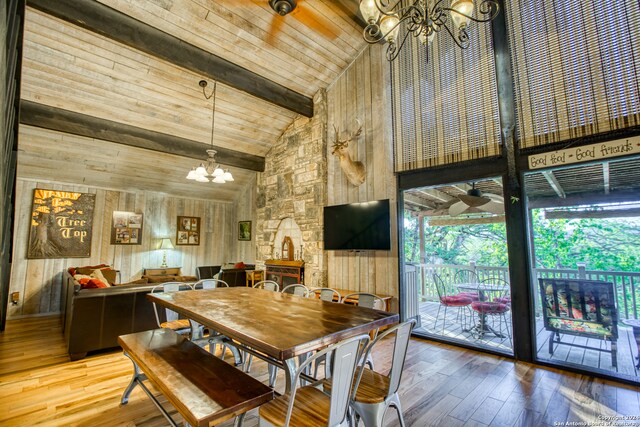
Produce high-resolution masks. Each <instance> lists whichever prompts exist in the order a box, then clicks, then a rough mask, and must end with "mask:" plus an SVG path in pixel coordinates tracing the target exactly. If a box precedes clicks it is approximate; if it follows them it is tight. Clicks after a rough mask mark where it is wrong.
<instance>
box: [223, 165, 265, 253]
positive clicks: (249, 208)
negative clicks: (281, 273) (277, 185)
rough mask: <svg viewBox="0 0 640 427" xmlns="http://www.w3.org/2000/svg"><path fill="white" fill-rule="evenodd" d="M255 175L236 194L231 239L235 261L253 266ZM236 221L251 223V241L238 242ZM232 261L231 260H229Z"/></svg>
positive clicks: (255, 222) (254, 244)
mask: <svg viewBox="0 0 640 427" xmlns="http://www.w3.org/2000/svg"><path fill="white" fill-rule="evenodd" d="M256 196H257V174H256V175H254V177H253V179H252V180H251V181H250V182H249V183H248V184H247V185H245V187H244V189H243V190H242V191H241V192H239V193H238V196H237V198H236V204H235V206H236V212H235V216H236V219H237V220H236V223H235V224H234V229H233V236H232V239H233V241H234V242H235V243H236V258H235V261H243V262H244V263H246V264H249V263H250V264H253V263H255V261H256V253H257V250H258V249H257V245H256V225H257V218H258V217H257V211H258V207H257V206H256ZM238 221H251V240H249V241H247V240H242V241H241V240H238ZM230 261H233V260H230Z"/></svg>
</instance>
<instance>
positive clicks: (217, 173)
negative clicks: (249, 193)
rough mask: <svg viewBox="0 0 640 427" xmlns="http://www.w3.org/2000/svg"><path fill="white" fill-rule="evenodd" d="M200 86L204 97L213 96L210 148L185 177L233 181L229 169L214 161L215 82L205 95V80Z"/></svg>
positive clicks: (198, 179) (199, 180) (207, 180)
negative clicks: (209, 92)
mask: <svg viewBox="0 0 640 427" xmlns="http://www.w3.org/2000/svg"><path fill="white" fill-rule="evenodd" d="M198 84H199V85H200V87H201V88H202V93H203V95H204V97H205V98H206V99H211V98H213V101H212V102H211V103H212V105H213V106H212V108H211V109H212V113H211V149H209V150H207V155H208V157H207V160H205V161H204V162H202V163H200V166H198V167H193V168H192V169H191V170H190V171H189V173H188V174H187V179H191V180H194V181H197V182H209V181H211V182H215V183H216V184H224V183H225V182H230V181H233V175H231V172H229V169H222V168H221V167H220V165H219V164H218V163H217V162H216V153H217V151H216V150H214V149H213V131H214V129H215V123H216V121H215V120H216V86H217V82H213V92H211V95H209V96H207V92H206V90H205V88H206V87H207V81H206V80H200V82H199V83H198Z"/></svg>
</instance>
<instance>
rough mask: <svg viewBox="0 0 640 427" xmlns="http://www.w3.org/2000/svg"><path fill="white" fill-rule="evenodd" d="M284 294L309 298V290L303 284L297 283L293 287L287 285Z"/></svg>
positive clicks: (283, 290)
mask: <svg viewBox="0 0 640 427" xmlns="http://www.w3.org/2000/svg"><path fill="white" fill-rule="evenodd" d="M282 293H283V294H293V295H297V296H299V297H307V296H308V295H309V288H307V287H306V286H305V285H303V284H301V283H295V284H293V285H287V286H285V287H284V288H283V289H282Z"/></svg>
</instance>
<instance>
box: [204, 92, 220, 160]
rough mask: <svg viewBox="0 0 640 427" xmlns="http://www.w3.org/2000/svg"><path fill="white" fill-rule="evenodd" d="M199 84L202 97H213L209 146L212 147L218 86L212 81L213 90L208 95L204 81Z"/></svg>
mask: <svg viewBox="0 0 640 427" xmlns="http://www.w3.org/2000/svg"><path fill="white" fill-rule="evenodd" d="M203 81H204V80H203ZM200 86H202V94H203V95H204V97H205V98H206V99H207V100H208V99H211V98H213V101H212V103H211V104H212V107H211V148H213V130H214V129H215V124H216V87H217V86H218V82H217V81H214V82H213V92H211V95H209V96H207V92H206V91H205V88H206V87H207V84H206V82H205V84H202V82H201V83H200Z"/></svg>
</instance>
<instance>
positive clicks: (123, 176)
mask: <svg viewBox="0 0 640 427" xmlns="http://www.w3.org/2000/svg"><path fill="white" fill-rule="evenodd" d="M74 1H75V0H60V2H58V3H55V4H56V6H55V7H53V8H54V9H55V8H56V7H60V6H58V4H64V5H67V6H68V7H69V9H70V10H73V13H76V14H80V15H81V14H82V13H83V10H80V11H78V10H77V9H78V7H74ZM49 4H50V5H52V4H54V3H49ZM77 4H78V5H80V4H87V5H89V6H90V8H93V9H92V10H100V9H99V8H104V7H108V8H111V9H113V11H109V12H110V13H109V15H108V16H109V17H111V16H112V14H111V12H113V14H114V15H113V16H116V17H117V16H123V17H125V18H126V19H129V18H133V19H134V20H136V21H139V25H140V28H142V30H140V34H142V33H144V31H145V30H144V28H150V27H151V28H152V29H155V30H159V31H160V32H162V33H160V34H162V35H163V36H167V37H168V40H176V41H177V43H178V46H179V47H180V46H181V47H184V51H185V52H187V53H190V52H200V53H201V54H202V55H204V56H202V55H201V56H202V57H203V58H204V60H202V61H201V62H200V64H196V65H193V63H195V62H197V61H196V60H193V61H191V59H190V58H187V60H185V61H183V62H181V63H175V62H177V61H175V60H174V62H172V61H171V60H169V59H171V58H176V57H179V56H176V55H174V56H171V53H170V52H169V51H170V50H171V49H174V51H177V52H178V55H179V52H180V49H175V46H167V45H152V46H150V47H149V46H147V48H140V46H132V44H133V45H135V44H136V42H135V38H136V37H137V36H138V35H139V34H138V33H135V34H134V35H133V36H132V37H131V39H132V40H133V42H131V43H129V42H126V40H125V41H123V37H126V36H122V34H121V33H123V32H124V31H123V30H122V29H121V28H119V27H118V25H121V22H120V21H117V22H113V28H112V30H111V31H112V34H101V33H100V31H98V30H96V29H95V28H94V29H91V28H89V29H88V28H86V27H88V26H90V25H91V23H90V17H87V19H86V20H82V19H79V20H78V22H79V23H80V25H76V24H74V23H71V22H69V21H70V20H71V21H72V19H69V17H65V16H60V15H61V14H64V13H68V12H56V11H51V10H46V9H47V7H48V6H47V2H43V1H40V0H33V1H32V2H30V3H28V7H27V13H26V22H25V33H24V51H23V54H24V59H23V71H22V92H21V93H22V95H21V96H22V100H23V101H24V102H23V108H22V110H23V116H24V117H23V119H22V122H23V126H22V130H21V140H20V145H19V150H20V151H19V169H18V173H19V177H23V178H29V179H38V180H53V181H56V180H62V181H65V182H76V183H77V182H82V183H83V184H85V185H96V186H101V187H112V188H119V189H122V188H124V189H127V188H129V189H142V190H145V189H146V190H151V191H162V192H166V193H169V194H180V195H186V196H189V197H198V198H208V199H218V200H227V201H231V200H233V198H234V195H235V194H237V193H238V192H239V190H240V189H241V188H242V187H244V186H245V185H246V184H247V182H249V181H250V180H251V179H252V177H253V176H254V174H255V172H251V171H248V170H242V169H239V168H238V167H233V166H231V167H230V169H231V171H232V173H233V174H234V177H235V178H236V181H235V182H233V183H227V184H224V185H215V184H206V183H190V182H188V181H186V180H185V175H186V172H187V171H188V168H189V167H190V166H193V165H195V164H196V163H198V160H203V159H204V158H206V153H205V150H206V149H207V148H210V144H211V124H212V104H211V100H206V99H205V98H204V96H203V94H202V89H201V88H200V87H199V86H198V81H199V80H201V79H205V80H208V81H209V82H210V83H212V82H213V80H214V78H215V79H216V80H218V81H219V83H218V90H217V101H216V112H215V131H214V141H213V144H214V145H215V146H216V148H219V150H220V153H219V155H218V160H219V161H221V162H222V163H224V160H227V164H228V165H232V164H234V163H235V164H236V165H237V166H240V167H244V168H246V169H253V170H261V165H262V164H263V157H264V156H265V155H266V154H267V152H268V151H269V150H270V149H271V147H272V146H273V145H274V143H275V142H276V141H277V140H278V138H279V136H280V135H281V134H282V132H283V131H284V130H285V129H286V128H287V126H288V125H289V124H290V123H291V122H292V121H293V120H294V119H295V118H296V117H297V116H298V113H300V111H298V112H294V111H291V110H295V108H289V107H285V106H281V105H280V104H279V101H278V100H275V101H274V100H266V99H265V97H264V96H262V94H264V93H265V92H273V93H275V91H274V90H271V89H269V88H271V87H276V88H277V87H279V86H280V87H282V88H283V92H284V93H287V91H289V92H294V93H295V94H294V95H295V96H298V97H299V99H305V98H306V99H309V101H310V99H311V98H312V97H313V96H314V94H315V93H316V92H317V91H318V90H320V89H322V88H326V87H327V86H328V85H329V84H330V83H331V82H333V81H334V80H335V79H336V78H337V77H338V76H339V74H340V73H341V71H342V70H344V69H345V68H346V67H347V66H348V65H349V64H350V63H351V61H352V60H353V59H354V58H355V57H356V56H357V55H358V54H359V53H360V52H361V51H362V49H363V48H364V47H365V45H366V43H365V42H364V41H363V39H362V27H361V26H360V25H359V23H358V18H357V17H356V10H357V4H358V2H357V1H355V0H353V1H346V0H345V1H337V0H336V1H332V0H299V1H298V7H297V9H296V10H295V11H294V12H293V13H292V14H289V15H287V16H284V17H283V16H279V15H277V14H276V13H275V12H274V11H273V10H272V9H271V8H270V7H269V5H268V2H267V0H252V1H247V0H233V1H231V0H216V1H214V0H136V1H134V2H132V1H130V0H100V2H96V1H95V0H85V1H83V2H78V3H77ZM43 5H44V6H43ZM32 6H34V7H32ZM83 8H84V6H83ZM96 8H98V9H96ZM68 14H71V13H68ZM54 15H57V16H54ZM110 19H111V18H110ZM133 22H135V21H133ZM85 23H86V25H84V24H85ZM111 24H112V22H111V21H108V22H107V23H106V24H104V25H103V27H104V28H107V29H110V28H111ZM98 26H99V24H98ZM136 30H137V28H136ZM105 32H106V30H105ZM147 33H148V31H147ZM143 36H144V34H143V35H142V36H140V39H143V38H144V37H143ZM167 43H169V42H167ZM166 52H169V54H166ZM207 55H210V58H209V57H207ZM211 58H213V59H212V61H213V60H216V61H217V59H216V58H218V59H221V60H222V61H225V60H226V61H228V62H229V63H232V65H233V64H235V65H237V66H239V67H241V71H242V73H231V74H234V75H232V76H228V75H227V76H225V75H218V76H216V72H217V71H219V70H217V69H213V68H214V67H209V65H208V64H209V61H208V59H211ZM212 63H216V64H217V62H215V61H213V62H212ZM207 67H209V68H207ZM218 68H219V67H218ZM203 71H206V72H207V73H208V75H206V74H205V72H203ZM245 72H246V74H245ZM235 74H242V75H241V76H240V77H242V78H245V77H246V76H249V77H253V79H254V80H255V81H256V82H257V83H255V84H253V86H252V84H251V82H249V84H247V85H246V87H244V88H238V87H237V85H236V84H235V83H234V82H233V81H232V80H233V79H234V78H235V77H238V76H236V75H235ZM227 78H228V79H229V82H230V83H221V82H222V81H225V79H227ZM260 78H262V79H264V80H261V79H260ZM264 82H266V83H264ZM265 85H266V86H265ZM258 86H260V87H258ZM211 87H212V86H211V85H210V86H209V87H208V89H211ZM254 87H255V89H253V88H254ZM265 87H267V89H264V88H265ZM248 92H254V93H255V95H254V94H251V93H248ZM296 99H298V98H296ZM33 111H39V112H42V111H45V112H47V113H49V114H50V116H51V117H55V118H56V119H57V121H58V122H60V121H64V120H67V121H69V120H75V119H76V118H77V117H80V118H81V119H80V120H83V119H82V117H86V120H84V122H83V123H84V125H85V126H84V127H85V128H91V127H94V128H96V127H98V128H102V127H109V128H110V129H124V130H121V133H127V134H128V133H130V132H133V133H136V132H137V133H136V135H137V136H136V138H137V139H138V140H144V139H146V141H147V142H146V143H143V144H142V145H138V147H147V148H152V149H154V150H160V151H166V152H169V153H174V154H176V153H177V154H181V156H176V155H167V154H163V155H158V154H157V153H156V154H153V152H151V151H149V150H145V149H140V148H134V147H128V146H126V145H117V146H115V147H114V146H113V144H112V143H109V142H105V140H109V139H111V140H113V139H114V138H111V137H109V136H108V135H109V132H106V131H104V129H99V130H100V132H97V131H95V132H93V133H91V132H89V133H88V134H84V135H85V136H84V137H67V138H65V137H64V134H60V133H53V134H52V135H53V136H52V137H51V138H48V137H46V132H45V133H43V132H42V130H41V129H40V130H39V129H37V128H36V127H37V126H42V127H51V123H54V122H55V121H56V120H50V121H47V120H45V119H44V118H43V117H44V116H42V115H37V114H35V115H34V113H33ZM307 115H308V114H307ZM87 123H90V124H91V126H87ZM34 126H36V127H34ZM74 126H75V127H74ZM119 126H120V127H119ZM53 128H56V127H55V126H53ZM79 128H80V126H78V125H77V123H75V124H73V125H69V126H68V127H67V128H65V129H60V128H59V130H66V131H70V132H75V130H74V129H79ZM69 129H70V130H69ZM132 129H133V131H132ZM90 130H91V129H90ZM134 131H135V132H134ZM77 133H81V132H77ZM140 135H142V136H140ZM154 135H155V136H157V138H155V139H154ZM132 139H133V140H134V144H133V145H136V144H137V142H135V141H136V140H135V138H132ZM70 141H71V142H70ZM158 141H160V142H158ZM119 142H122V141H119ZM52 143H53V144H59V146H58V147H57V150H56V151H60V150H69V151H67V152H65V153H64V154H62V153H57V154H54V153H51V152H50V151H51V150H52V148H53V147H52ZM101 147H102V148H101ZM96 150H98V151H102V150H104V151H103V152H99V153H98V152H96ZM234 156H235V157H234ZM189 157H191V158H192V159H189ZM239 157H245V160H246V159H249V160H248V163H247V162H245V163H243V162H236V160H237V158H239ZM65 159H73V160H74V163H75V165H76V166H77V167H76V168H71V167H70V168H69V169H70V170H65V171H64V173H62V172H61V168H64V166H62V165H63V164H64V162H65ZM125 159H126V161H125ZM132 159H133V161H132ZM194 159H198V160H194ZM256 159H257V160H256ZM95 162H98V163H99V166H96V164H95ZM256 162H257V163H256ZM261 162H262V163H261ZM136 164H137V165H139V167H140V168H141V169H142V173H141V172H140V171H137V172H136V173H132V172H131V168H135V167H136ZM255 165H258V166H255ZM96 167H97V168H98V169H99V170H100V171H101V173H99V174H98V173H96ZM262 167H263V166H262ZM145 173H147V174H148V175H147V176H146V177H145V178H143V177H144V175H145ZM105 174H106V175H105ZM132 177H133V179H132ZM222 187H225V188H224V189H222ZM185 190H186V191H185Z"/></svg>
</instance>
